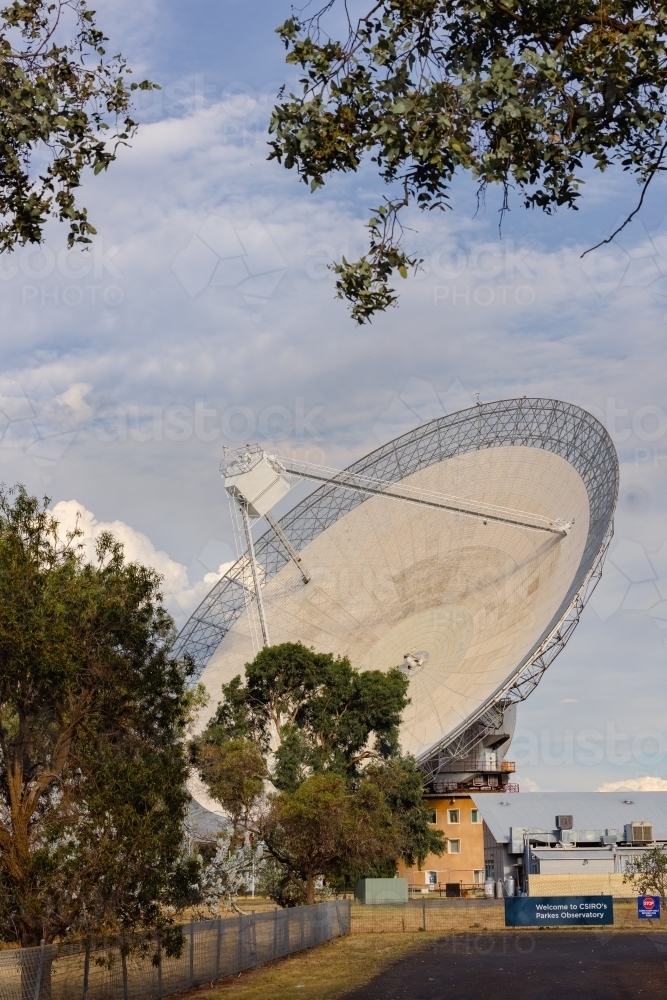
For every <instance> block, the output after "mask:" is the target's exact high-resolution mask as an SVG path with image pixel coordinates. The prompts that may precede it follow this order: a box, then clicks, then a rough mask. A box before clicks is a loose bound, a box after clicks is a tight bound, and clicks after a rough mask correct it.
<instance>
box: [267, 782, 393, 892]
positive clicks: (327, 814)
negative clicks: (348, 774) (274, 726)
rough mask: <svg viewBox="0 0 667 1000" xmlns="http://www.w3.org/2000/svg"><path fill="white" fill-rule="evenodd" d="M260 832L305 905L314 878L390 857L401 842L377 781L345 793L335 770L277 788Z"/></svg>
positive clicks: (313, 884)
mask: <svg viewBox="0 0 667 1000" xmlns="http://www.w3.org/2000/svg"><path fill="white" fill-rule="evenodd" d="M260 830H261V836H262V838H263V840H264V842H265V843H266V846H267V849H268V850H269V852H270V854H271V855H272V856H273V857H274V858H275V859H276V861H278V862H279V863H280V864H282V865H283V867H284V869H285V871H286V872H287V874H288V876H289V879H290V881H291V882H292V883H293V885H294V886H295V887H296V889H297V890H298V891H299V893H300V894H301V899H302V901H303V902H305V903H314V902H315V884H316V881H317V878H318V876H321V875H334V876H335V875H340V874H343V873H344V872H348V871H349V870H350V869H353V870H363V869H364V868H365V867H367V866H368V865H374V864H377V862H378V861H381V860H387V861H390V862H391V861H394V862H395V859H396V858H397V857H398V856H399V855H400V853H401V846H402V845H401V843H400V840H399V836H398V830H397V827H396V824H395V823H394V822H393V816H392V812H391V809H390V808H389V805H388V803H387V802H386V800H385V798H384V796H383V795H382V792H381V791H380V789H379V788H378V786H377V785H375V784H373V783H371V782H368V781H362V782H360V784H359V786H358V788H357V789H356V790H355V791H352V792H351V791H350V790H349V789H348V788H347V787H346V784H345V781H344V779H343V778H342V777H341V776H340V775H338V774H315V775H313V776H312V777H310V778H307V779H306V780H305V781H304V782H302V783H301V784H300V785H299V786H298V788H296V789H295V790H294V791H283V792H281V793H280V794H279V795H278V796H276V798H274V799H273V801H272V803H271V808H270V809H269V810H268V812H267V814H266V815H265V816H264V817H263V819H262V822H261V825H260Z"/></svg>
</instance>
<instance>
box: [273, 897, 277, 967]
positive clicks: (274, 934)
mask: <svg viewBox="0 0 667 1000" xmlns="http://www.w3.org/2000/svg"><path fill="white" fill-rule="evenodd" d="M277 958H278V907H277V906H276V908H275V909H274V911H273V961H274V962H275V960H276V959H277Z"/></svg>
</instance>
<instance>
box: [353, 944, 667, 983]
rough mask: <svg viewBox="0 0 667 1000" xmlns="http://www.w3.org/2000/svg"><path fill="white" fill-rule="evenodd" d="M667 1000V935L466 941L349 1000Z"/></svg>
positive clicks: (429, 954)
mask: <svg viewBox="0 0 667 1000" xmlns="http://www.w3.org/2000/svg"><path fill="white" fill-rule="evenodd" d="M572 997H582V998H583V997H586V998H587V1000H635V998H637V997H641V998H642V1000H644V998H647V1000H648V998H650V1000H665V998H667V933H660V932H650V933H649V932H647V933H644V934H632V933H617V934H614V933H613V932H602V931H600V932H597V933H596V932H589V931H580V932H575V933H573V934H568V933H562V932H560V931H549V930H538V931H535V932H534V933H530V932H521V933H514V934H512V933H507V934H495V935H493V934H478V935H474V934H466V935H460V936H457V937H453V938H452V937H449V938H443V939H442V940H441V941H437V942H435V944H432V945H429V946H428V947H427V948H425V949H424V950H423V951H419V952H416V953H413V954H412V955H410V956H409V957H408V958H404V959H402V960H401V961H399V962H397V963H396V964H394V965H392V966H390V968H388V969H386V970H385V971H384V972H383V973H382V974H381V975H379V976H377V977H376V978H375V979H373V980H372V981H371V982H370V983H367V984H366V986H362V987H360V988H359V989H357V990H353V991H352V992H351V993H347V994H345V1000H454V998H455V1000H570V998H572Z"/></svg>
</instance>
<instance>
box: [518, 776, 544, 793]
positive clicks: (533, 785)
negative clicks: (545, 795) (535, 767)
mask: <svg viewBox="0 0 667 1000" xmlns="http://www.w3.org/2000/svg"><path fill="white" fill-rule="evenodd" d="M519 788H520V789H521V791H522V792H543V791H544V789H543V788H540V786H539V785H538V784H537V782H536V781H533V779H532V778H520V779H519Z"/></svg>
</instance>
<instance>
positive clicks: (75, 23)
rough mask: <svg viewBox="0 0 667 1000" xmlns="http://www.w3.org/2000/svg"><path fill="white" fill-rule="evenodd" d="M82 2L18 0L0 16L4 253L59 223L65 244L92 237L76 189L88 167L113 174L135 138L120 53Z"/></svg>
mask: <svg viewBox="0 0 667 1000" xmlns="http://www.w3.org/2000/svg"><path fill="white" fill-rule="evenodd" d="M106 42H107V38H106V37H105V36H104V34H103V33H102V31H101V30H100V29H99V27H98V26H97V23H96V20H95V11H93V10H90V9H89V8H88V6H87V4H86V2H85V0H23V2H21V0H13V2H12V3H11V4H10V5H8V6H5V7H3V8H2V9H0V252H2V251H3V250H10V249H11V248H12V247H14V246H16V245H17V244H25V243H40V242H41V241H42V239H43V235H44V225H45V223H46V221H47V219H48V218H49V217H50V216H55V217H56V218H58V219H60V220H61V221H63V222H65V223H67V225H68V226H69V234H68V242H69V245H70V246H73V245H74V244H75V243H84V244H85V243H90V242H91V240H90V237H91V235H93V234H94V233H95V229H94V227H93V225H92V224H91V223H90V222H89V221H88V212H87V210H86V208H85V206H84V205H82V204H81V201H80V197H79V191H78V189H79V188H80V186H81V182H82V178H83V174H84V171H85V170H86V168H89V167H90V168H91V169H92V171H93V173H94V174H99V173H100V172H101V171H103V170H106V169H107V168H108V166H109V164H110V163H112V161H113V160H115V158H116V154H117V151H118V148H119V147H120V146H122V145H126V144H127V143H128V141H129V140H130V139H131V138H132V136H133V135H134V133H135V132H136V128H137V123H136V121H135V120H134V119H133V117H132V108H131V106H132V98H133V91H136V90H150V89H152V88H153V87H154V86H155V85H154V84H152V83H150V82H149V81H148V80H141V81H138V82H137V81H132V80H130V74H131V69H130V67H129V66H128V64H127V62H126V60H125V59H124V58H123V57H122V55H115V56H111V57H108V56H107V53H106V49H105V45H106Z"/></svg>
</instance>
